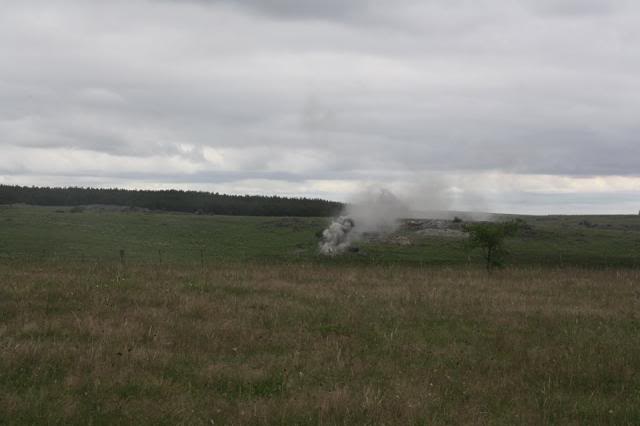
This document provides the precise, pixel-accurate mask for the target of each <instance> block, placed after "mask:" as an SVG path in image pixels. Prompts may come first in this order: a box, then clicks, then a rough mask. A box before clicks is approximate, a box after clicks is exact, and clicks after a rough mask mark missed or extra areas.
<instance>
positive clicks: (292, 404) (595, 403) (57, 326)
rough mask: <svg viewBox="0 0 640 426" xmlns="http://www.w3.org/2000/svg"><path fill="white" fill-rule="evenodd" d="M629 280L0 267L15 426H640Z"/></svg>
mask: <svg viewBox="0 0 640 426" xmlns="http://www.w3.org/2000/svg"><path fill="white" fill-rule="evenodd" d="M639 279H640V273H639V272H638V271H634V270H629V269H628V270H606V271H585V270H583V269H550V268H546V269H544V270H540V269H537V268H533V269H517V270H507V271H502V272H500V273H498V274H493V275H491V276H489V275H487V274H486V273H484V272H483V271H481V270H470V269H468V270H465V269H447V268H424V269H423V268H411V267H406V266H398V267H382V266H369V267H363V266H326V265H302V264H298V265H288V266H287V265H276V266H268V265H255V264H237V265H232V264H227V265H220V266H219V267H216V268H214V269H208V268H207V269H203V270H194V269H193V268H187V267H178V268H176V267H167V268H160V267H158V268H154V267H149V266H140V267H129V268H125V269H121V268H118V267H101V266H87V265H75V266H74V265H70V264H66V265H63V266H60V267H53V266H47V267H44V268H43V267H38V266H36V265H32V266H21V267H15V266H13V267H7V266H3V267H2V268H0V280H1V283H2V284H1V285H0V296H1V297H0V300H1V302H0V306H1V311H0V312H1V315H2V317H1V325H0V342H1V345H2V348H1V350H0V413H3V419H4V422H5V423H10V424H123V423H127V424H505V425H510V424H639V423H640V376H639V375H638V371H640V350H639V349H640V333H638V326H639V322H638V320H639V316H638V308H639V307H640V306H639V302H638V297H639V295H640V291H639V289H638V280H639Z"/></svg>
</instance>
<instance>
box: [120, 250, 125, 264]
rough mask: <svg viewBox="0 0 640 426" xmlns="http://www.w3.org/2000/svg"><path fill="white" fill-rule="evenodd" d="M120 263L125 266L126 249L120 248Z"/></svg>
mask: <svg viewBox="0 0 640 426" xmlns="http://www.w3.org/2000/svg"><path fill="white" fill-rule="evenodd" d="M120 264H121V265H122V266H124V249H120Z"/></svg>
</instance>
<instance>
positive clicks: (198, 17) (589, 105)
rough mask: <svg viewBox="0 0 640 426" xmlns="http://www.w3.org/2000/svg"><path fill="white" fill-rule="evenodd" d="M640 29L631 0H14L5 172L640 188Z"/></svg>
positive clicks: (9, 22)
mask: <svg viewBox="0 0 640 426" xmlns="http://www.w3.org/2000/svg"><path fill="white" fill-rule="evenodd" d="M194 3H202V4H206V7H194ZM35 11H37V14H36V13H35ZM585 18H586V19H585ZM600 18H602V19H600ZM363 23H364V24H366V25H363ZM638 28H640V6H639V5H636V4H635V3H632V2H628V1H623V0H619V1H618V0H610V1H605V0H585V1H570V0H565V1H551V0H548V1H547V0H544V1H542V0H541V1H533V0H520V1H515V2H509V3H508V4H506V3H502V4H499V2H488V1H487V2H482V1H480V2H471V1H462V0H460V1H450V0H447V1H444V0H438V1H426V2H421V1H413V0H408V1H402V2H380V1H373V0H371V1H368V0H358V1H337V0H336V1H329V2H312V1H293V0H289V1H285V0H281V1H239V2H236V1H234V2H232V1H230V0H210V1H205V0H193V1H191V2H189V3H187V2H178V1H173V0H149V1H122V0H118V1H114V2H100V3H99V4H98V3H93V2H92V3H87V2H82V1H79V0H61V1H58V2H55V4H54V3H53V2H48V1H41V0H40V1H38V0H26V1H24V2H15V3H13V4H11V5H9V6H5V10H4V11H3V14H2V15H1V16H0V49H1V51H2V52H3V55H2V56H0V154H6V155H4V156H5V157H7V156H8V155H9V154H11V155H12V156H13V157H11V158H15V161H14V163H15V164H9V160H7V159H6V158H5V160H4V163H2V164H4V166H2V167H4V172H2V173H4V174H5V175H7V176H8V175H10V174H13V175H16V174H27V175H28V174H29V173H32V174H33V175H34V176H35V175H37V174H38V173H40V174H43V173H45V172H47V169H46V167H44V166H43V167H40V168H39V167H38V165H37V164H35V163H34V162H26V161H23V160H24V159H25V158H26V157H27V156H29V155H30V153H31V152H32V150H33V149H34V148H37V149H38V150H40V151H46V152H51V156H54V154H55V153H56V152H60V151H61V150H69V151H72V152H83V155H84V157H83V158H89V159H91V158H92V157H91V156H92V155H96V156H97V155H102V156H105V155H106V156H108V157H109V159H110V160H109V162H108V164H109V167H112V168H113V169H110V170H105V169H102V167H106V166H104V165H99V164H102V163H96V166H95V167H94V169H91V168H90V167H89V168H88V169H86V170H85V169H83V171H82V173H83V174H87V173H89V174H91V173H92V174H93V175H94V176H96V177H100V178H101V179H105V180H107V179H108V177H109V176H112V177H114V178H116V177H117V178H118V179H130V180H132V181H135V180H145V181H153V180H154V179H156V180H161V181H163V182H167V181H174V182H188V181H190V180H191V181H193V182H194V183H196V182H197V183H199V184H200V183H203V182H205V181H206V180H207V179H209V180H210V181H211V182H212V183H213V182H225V183H229V182H233V181H234V180H238V181H239V180H242V179H243V178H246V179H267V180H274V181H277V180H282V181H283V182H284V181H286V182H295V183H301V182H305V181H310V180H314V179H316V180H317V179H322V180H335V181H338V180H344V181H349V182H362V181H366V180H372V181H385V180H388V179H391V178H393V176H396V175H397V176H402V179H409V180H410V179H411V178H410V177H407V176H409V175H408V174H410V173H419V172H421V171H424V170H429V171H433V172H441V173H449V174H450V173H464V172H474V173H476V172H477V173H483V172H487V173H490V172H493V171H496V170H497V171H504V172H510V173H513V174H523V173H525V174H548V175H557V176H560V175H573V176H590V175H605V176H607V175H608V176H613V175H616V176H621V175H624V176H638V175H639V174H640V170H639V163H638V161H637V159H638V158H640V143H638V139H637V135H638V134H640V132H639V130H640V129H639V128H638V127H639V126H638V124H637V111H638V110H640V100H638V98H637V96H635V93H637V91H638V90H640V79H639V78H638V75H640V59H639V58H640V52H639V51H638V47H637V46H639V45H640V30H638ZM47 150H50V151H47ZM212 157H213V160H212V159H211V158H212ZM7 158H8V157H7ZM101 158H102V157H101ZM119 159H123V161H122V163H126V162H127V161H133V160H132V159H134V160H135V161H138V162H140V163H135V164H142V163H143V162H145V161H147V163H144V164H148V168H145V169H144V171H140V172H137V173H132V172H131V167H133V166H129V168H128V169H127V168H125V167H124V166H121V165H120V163H121V162H120V161H119ZM158 159H178V160H179V161H177V162H174V163H171V162H168V160H167V162H165V163H159V164H161V165H159V166H157V167H167V169H166V170H160V171H158V172H157V173H156V172H153V170H152V168H153V165H154V164H156V163H154V161H157V160H158ZM0 161H3V160H2V159H0ZM88 162H89V163H91V161H90V160H88ZM167 164H169V166H171V167H174V168H170V167H169V166H167ZM90 165H91V164H89V166H90ZM181 168H182V169H181ZM55 172H56V173H65V172H64V171H63V170H61V169H60V168H58V169H56V171H55ZM75 172H76V170H74V169H73V167H70V168H69V169H68V170H67V171H66V173H67V175H68V176H69V179H70V181H73V179H76V178H77V176H75V175H74V173H75ZM0 178H2V176H0ZM525 195H526V194H525Z"/></svg>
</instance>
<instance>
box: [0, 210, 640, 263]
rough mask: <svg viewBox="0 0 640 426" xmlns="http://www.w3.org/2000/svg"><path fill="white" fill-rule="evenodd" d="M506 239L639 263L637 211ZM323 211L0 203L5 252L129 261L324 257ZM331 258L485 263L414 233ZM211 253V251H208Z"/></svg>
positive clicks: (537, 221)
mask: <svg viewBox="0 0 640 426" xmlns="http://www.w3.org/2000/svg"><path fill="white" fill-rule="evenodd" d="M523 218H524V219H525V220H526V222H527V223H528V224H529V227H530V229H529V230H527V231H526V232H524V233H523V234H522V235H521V236H519V237H518V238H514V239H512V240H511V241H509V243H508V247H509V248H510V251H511V256H510V258H509V259H508V263H511V264H515V265H527V266H533V265H553V266H571V265H574V266H588V267H595V266H599V267H601V266H627V267H628V266H640V216H528V217H523ZM327 223H328V219H326V218H272V217H239V216H204V215H203V216H199V215H192V214H175V213H135V212H134V213H122V212H108V211H107V212H100V211H87V212H82V213H71V212H70V209H69V208H49V207H24V206H0V260H5V261H14V262H15V261H17V262H20V261H27V262H54V263H55V262H65V261H74V262H75V261H86V262H111V261H118V259H119V253H120V250H125V256H126V260H127V261H128V262H131V263H146V264H149V263H161V262H162V263H167V262H169V263H174V264H180V263H192V264H199V263H201V262H202V260H204V261H205V263H212V264H214V263H216V262H219V261H227V260H243V261H247V260H251V261H256V262H273V261H278V262H287V263H288V262H295V261H303V262H309V261H312V262H321V263H322V262H326V259H324V258H322V257H320V256H319V255H318V237H317V236H316V233H318V232H320V231H322V229H323V228H324V227H325V226H326V225H327ZM361 248H362V249H363V250H362V252H364V253H366V255H363V254H362V253H358V254H349V255H347V256H343V257H341V258H340V259H333V260H331V261H330V262H329V263H330V264H336V263H346V264H398V263H403V264H408V265H429V264H431V265H463V264H464V265H468V264H471V265H475V264H478V265H480V264H481V263H482V260H481V258H480V253H477V252H476V253H474V252H469V251H468V250H467V249H466V247H465V241H464V240H461V239H452V238H434V237H422V238H421V237H415V236H414V237H412V239H411V244H410V245H398V244H388V243H385V244H379V243H378V244H376V243H370V244H361ZM202 258H204V259H202Z"/></svg>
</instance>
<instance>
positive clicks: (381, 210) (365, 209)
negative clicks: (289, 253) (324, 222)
mask: <svg viewBox="0 0 640 426" xmlns="http://www.w3.org/2000/svg"><path fill="white" fill-rule="evenodd" d="M409 215H410V210H409V207H408V206H407V204H406V203H405V202H403V201H402V200H400V199H399V198H398V197H396V196H395V195H394V194H393V193H392V192H391V191H389V190H387V189H380V188H379V189H369V190H367V191H365V192H363V193H361V194H358V195H357V196H356V197H354V200H353V202H352V203H349V204H348V205H347V207H346V209H345V211H344V212H343V214H342V215H341V216H340V217H338V218H337V219H334V220H333V222H332V223H331V224H330V225H329V226H328V227H327V229H325V230H324V231H323V233H322V241H321V242H320V253H322V254H325V255H329V256H335V255H337V254H341V253H344V252H345V251H346V250H348V249H349V247H350V246H351V244H352V243H353V242H354V241H357V240H358V239H360V238H361V237H362V236H363V234H366V233H376V234H388V233H391V232H394V231H395V230H396V229H397V228H398V226H399V225H400V219H403V218H407V217H409Z"/></svg>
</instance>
